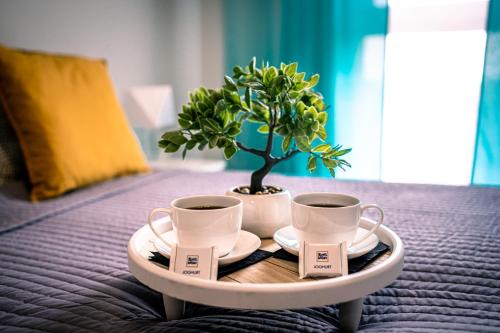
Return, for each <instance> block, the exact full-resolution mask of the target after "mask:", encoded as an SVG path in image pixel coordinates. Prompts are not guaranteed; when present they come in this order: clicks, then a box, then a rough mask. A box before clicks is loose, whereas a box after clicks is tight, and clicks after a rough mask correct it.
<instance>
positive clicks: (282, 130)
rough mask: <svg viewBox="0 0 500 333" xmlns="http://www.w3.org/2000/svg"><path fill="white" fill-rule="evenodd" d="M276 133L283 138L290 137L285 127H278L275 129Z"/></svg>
mask: <svg viewBox="0 0 500 333" xmlns="http://www.w3.org/2000/svg"><path fill="white" fill-rule="evenodd" d="M274 131H275V132H276V133H278V134H279V135H283V136H285V135H288V129H287V128H286V126H285V125H281V126H278V127H276V128H275V129H274Z"/></svg>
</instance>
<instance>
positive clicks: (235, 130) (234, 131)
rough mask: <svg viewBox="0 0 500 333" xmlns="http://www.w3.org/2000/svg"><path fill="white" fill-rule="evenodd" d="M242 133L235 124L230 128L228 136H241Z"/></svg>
mask: <svg viewBox="0 0 500 333" xmlns="http://www.w3.org/2000/svg"><path fill="white" fill-rule="evenodd" d="M240 132H241V130H240V127H239V126H238V125H237V124H235V125H233V126H231V127H230V128H229V130H228V131H227V135H229V136H236V135H238V134H240Z"/></svg>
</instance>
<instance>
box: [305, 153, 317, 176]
mask: <svg viewBox="0 0 500 333" xmlns="http://www.w3.org/2000/svg"><path fill="white" fill-rule="evenodd" d="M307 169H308V170H309V172H311V173H312V172H314V170H316V157H314V155H312V154H311V155H309V159H308V160H307Z"/></svg>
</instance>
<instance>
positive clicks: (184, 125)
mask: <svg viewBox="0 0 500 333" xmlns="http://www.w3.org/2000/svg"><path fill="white" fill-rule="evenodd" d="M177 122H178V123H179V125H180V126H181V128H184V129H185V128H188V127H189V125H191V122H190V121H188V120H186V119H182V118H179V119H177Z"/></svg>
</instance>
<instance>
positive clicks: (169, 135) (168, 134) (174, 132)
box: [161, 131, 179, 140]
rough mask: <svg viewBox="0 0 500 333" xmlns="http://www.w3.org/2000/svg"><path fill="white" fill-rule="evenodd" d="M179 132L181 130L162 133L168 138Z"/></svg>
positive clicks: (163, 137)
mask: <svg viewBox="0 0 500 333" xmlns="http://www.w3.org/2000/svg"><path fill="white" fill-rule="evenodd" d="M177 134H179V131H170V132H165V133H163V134H162V136H161V138H162V139H165V140H168V139H169V138H171V137H173V136H174V135H177Z"/></svg>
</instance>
